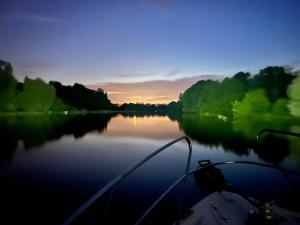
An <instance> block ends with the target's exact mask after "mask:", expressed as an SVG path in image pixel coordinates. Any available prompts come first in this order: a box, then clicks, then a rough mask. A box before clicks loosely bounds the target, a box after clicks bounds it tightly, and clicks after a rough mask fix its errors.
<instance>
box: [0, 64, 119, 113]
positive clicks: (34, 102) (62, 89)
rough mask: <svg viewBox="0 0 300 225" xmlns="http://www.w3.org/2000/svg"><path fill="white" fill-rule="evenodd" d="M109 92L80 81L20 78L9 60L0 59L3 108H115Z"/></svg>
mask: <svg viewBox="0 0 300 225" xmlns="http://www.w3.org/2000/svg"><path fill="white" fill-rule="evenodd" d="M115 108H116V106H115V105H113V104H112V103H111V102H110V100H109V99H108V97H107V94H106V93H105V92H104V91H103V90H101V89H99V90H97V91H95V90H90V89H87V88H86V87H84V86H83V85H81V84H77V83H76V84H74V85H73V86H64V85H62V84H61V83H59V82H57V81H51V82H49V84H47V83H46V82H44V81H43V80H42V79H40V78H37V79H30V78H28V77H26V78H25V79H24V82H18V81H17V79H16V78H15V77H14V75H13V68H12V66H11V64H10V63H8V62H5V61H3V60H0V111H2V112H16V111H21V112H22V111H25V112H45V111H70V110H83V109H85V110H103V109H105V110H110V109H115Z"/></svg>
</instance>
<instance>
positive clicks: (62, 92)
mask: <svg viewBox="0 0 300 225" xmlns="http://www.w3.org/2000/svg"><path fill="white" fill-rule="evenodd" d="M50 84H51V85H52V86H53V87H55V90H56V96H57V97H59V98H60V99H61V100H62V101H63V102H64V103H65V104H66V105H69V106H71V107H74V108H77V109H87V110H101V109H115V108H116V106H115V105H113V104H112V103H111V102H110V100H109V99H108V97H107V94H106V93H105V92H104V91H103V90H102V89H98V90H97V91H95V90H90V89H88V88H86V87H84V86H83V85H81V84H77V83H75V84H74V85H73V86H64V85H62V84H61V83H60V82H57V81H50Z"/></svg>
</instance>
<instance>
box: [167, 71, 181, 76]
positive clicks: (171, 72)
mask: <svg viewBox="0 0 300 225" xmlns="http://www.w3.org/2000/svg"><path fill="white" fill-rule="evenodd" d="M180 72H181V70H180V69H174V70H171V71H170V72H169V73H167V74H166V75H165V76H166V77H172V76H175V75H177V74H179V73H180Z"/></svg>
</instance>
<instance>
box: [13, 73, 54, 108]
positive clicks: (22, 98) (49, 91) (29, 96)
mask: <svg viewBox="0 0 300 225" xmlns="http://www.w3.org/2000/svg"><path fill="white" fill-rule="evenodd" d="M54 99H55V89H54V88H53V87H52V86H51V85H48V84H46V83H45V82H44V81H43V80H41V79H39V78H38V79H35V80H33V79H29V78H28V77H26V78H25V80H24V85H23V91H22V92H19V93H18V94H17V105H18V109H19V110H21V111H28V112H42V111H48V110H50V108H51V106H52V103H53V101H54Z"/></svg>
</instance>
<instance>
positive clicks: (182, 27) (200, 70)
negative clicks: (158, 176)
mask: <svg viewBox="0 0 300 225" xmlns="http://www.w3.org/2000/svg"><path fill="white" fill-rule="evenodd" d="M0 5H1V7H0V27H1V35H0V59H3V60H7V61H10V62H11V63H12V64H13V66H14V68H15V75H16V76H17V78H18V79H20V80H22V79H23V78H24V76H25V75H29V76H30V77H41V78H42V79H44V80H45V81H50V80H58V81H61V82H62V83H64V84H73V83H74V82H78V83H83V84H89V85H96V84H99V83H100V84H101V85H103V86H105V87H108V84H107V82H109V83H110V84H111V83H114V85H116V84H118V83H132V84H135V83H144V84H145V85H144V87H143V88H144V89H149V88H152V87H150V86H149V84H150V83H148V82H150V81H157V80H166V81H170V82H171V83H172V80H175V81H176V80H178V79H185V78H186V77H196V78H197V76H199V75H209V74H215V75H223V76H224V75H226V76H230V75H233V74H234V73H236V72H238V71H241V70H242V71H250V72H252V73H256V72H258V70H259V69H261V68H263V67H265V66H268V65H291V66H294V67H296V68H300V41H299V40H300V24H299V21H300V13H299V11H300V1H299V0H252V1H248V0H184V1H183V0H178V1H177V0H173V1H172V0H89V1H84V0H82V1H77V0H26V1H24V0H18V1H17V0H0ZM196 78H195V79H196ZM145 82H146V83H145ZM175 84H176V82H173V85H175ZM122 85H123V84H120V86H122ZM152 85H153V83H152ZM123 86H124V85H123ZM157 87H158V86H157ZM107 90H108V93H109V94H110V90H109V89H107ZM174 90H178V88H177V87H175V88H174ZM146 92H147V93H148V96H144V99H146V98H153V97H155V96H154V95H153V96H152V95H151V89H149V90H147V91H146ZM146 92H145V93H146ZM158 92H159V91H158ZM136 94H138V93H136ZM175 94H176V95H177V96H178V94H179V93H175V92H174V93H173V94H172V96H174V95H175ZM141 95H142V94H141ZM161 96H162V95H161ZM125 97H126V98H124V101H125V99H130V97H134V96H125Z"/></svg>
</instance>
